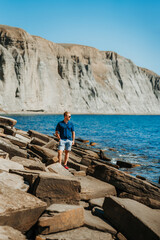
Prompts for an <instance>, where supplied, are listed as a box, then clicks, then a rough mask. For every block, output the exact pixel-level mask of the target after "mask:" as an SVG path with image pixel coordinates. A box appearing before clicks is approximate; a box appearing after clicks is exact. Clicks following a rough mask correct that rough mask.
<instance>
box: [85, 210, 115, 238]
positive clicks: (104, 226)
mask: <svg viewBox="0 0 160 240" xmlns="http://www.w3.org/2000/svg"><path fill="white" fill-rule="evenodd" d="M84 224H85V226H87V227H89V228H92V229H94V230H99V231H102V232H109V233H111V234H112V235H116V233H117V231H116V229H114V228H113V227H112V226H111V225H110V224H109V223H107V222H106V221H105V220H104V219H101V218H99V217H97V216H93V215H92V213H91V212H90V211H88V210H85V212H84Z"/></svg>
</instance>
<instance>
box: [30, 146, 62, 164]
mask: <svg viewBox="0 0 160 240" xmlns="http://www.w3.org/2000/svg"><path fill="white" fill-rule="evenodd" d="M28 147H29V149H30V150H31V151H33V152H34V153H36V154H37V155H38V156H40V157H41V158H42V159H43V162H45V163H46V165H49V164H52V163H54V162H57V161H58V158H57V152H56V151H54V150H51V149H49V148H45V147H42V146H38V145H31V144H29V145H28Z"/></svg>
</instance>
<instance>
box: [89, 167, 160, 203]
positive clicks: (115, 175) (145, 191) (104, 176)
mask: <svg viewBox="0 0 160 240" xmlns="http://www.w3.org/2000/svg"><path fill="white" fill-rule="evenodd" d="M88 173H89V174H91V175H92V176H93V177H96V178H98V179H100V180H102V181H105V182H108V183H110V184H112V185H114V186H115V187H116V188H117V189H119V190H121V191H124V192H127V193H131V194H134V195H136V196H144V197H149V198H152V199H155V200H159V201H160V188H158V187H156V186H153V185H152V184H150V183H148V182H147V181H143V180H141V179H138V178H136V177H134V176H131V175H129V174H127V173H125V172H122V171H120V170H118V169H115V168H113V167H111V166H108V165H105V164H101V163H97V162H96V163H95V164H94V165H93V166H91V167H90V169H88Z"/></svg>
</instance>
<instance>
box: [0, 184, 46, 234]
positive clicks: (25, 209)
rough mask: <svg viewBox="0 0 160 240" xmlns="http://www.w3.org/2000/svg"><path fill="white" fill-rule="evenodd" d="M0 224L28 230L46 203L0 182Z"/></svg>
mask: <svg viewBox="0 0 160 240" xmlns="http://www.w3.org/2000/svg"><path fill="white" fill-rule="evenodd" d="M0 209H1V211H0V226H3V225H8V226H11V227H13V228H15V229H18V230H20V231H21V232H26V231H28V230H29V229H30V228H31V227H32V226H33V225H34V224H35V223H36V222H37V220H38V218H39V216H40V215H41V214H42V212H43V211H44V210H45V209H46V203H44V202H42V201H41V200H40V199H38V198H36V197H35V196H32V195H31V194H29V193H25V192H22V191H20V190H15V189H12V188H10V187H8V186H6V185H5V184H2V183H0Z"/></svg>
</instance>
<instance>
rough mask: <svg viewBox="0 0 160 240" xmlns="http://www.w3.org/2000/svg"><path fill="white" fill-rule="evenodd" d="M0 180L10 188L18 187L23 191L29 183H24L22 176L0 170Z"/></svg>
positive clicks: (26, 189)
mask: <svg viewBox="0 0 160 240" xmlns="http://www.w3.org/2000/svg"><path fill="white" fill-rule="evenodd" d="M0 182H1V183H3V184H5V185H7V186H8V187H10V188H12V189H19V190H21V191H24V192H27V191H28V189H29V185H27V184H25V183H24V180H23V177H21V176H18V175H17V174H13V173H8V172H1V171H0Z"/></svg>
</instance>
